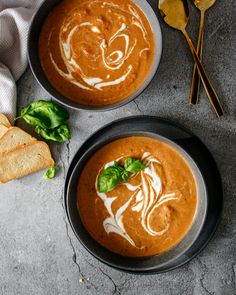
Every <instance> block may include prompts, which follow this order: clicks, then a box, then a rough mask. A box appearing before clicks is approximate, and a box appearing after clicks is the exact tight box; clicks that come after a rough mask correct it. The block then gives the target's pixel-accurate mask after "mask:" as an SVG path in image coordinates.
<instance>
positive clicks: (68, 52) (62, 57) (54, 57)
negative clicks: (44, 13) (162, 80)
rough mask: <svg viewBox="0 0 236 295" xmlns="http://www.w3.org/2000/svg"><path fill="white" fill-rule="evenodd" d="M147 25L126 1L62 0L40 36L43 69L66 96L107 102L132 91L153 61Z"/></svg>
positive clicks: (101, 102)
mask: <svg viewBox="0 0 236 295" xmlns="http://www.w3.org/2000/svg"><path fill="white" fill-rule="evenodd" d="M154 51H155V42H154V38H153V31H152V29H151V26H150V24H149V22H148V20H147V18H146V16H145V15H144V13H143V12H142V11H141V10H140V8H139V7H138V6H137V5H136V4H134V2H132V1H130V0H105V1H100V0H89V1H88V0H64V1H62V2H61V3H60V4H59V5H58V6H57V7H56V8H55V9H54V10H53V11H52V12H51V13H50V14H49V15H48V17H47V19H46V21H45V23H44V25H43V28H42V31H41V34H40V39H39V54H40V61H41V65H42V68H43V70H44V72H45V74H46V76H47V78H48V80H49V81H50V82H51V84H52V85H53V86H54V88H56V89H57V90H58V91H59V92H60V93H62V94H63V95H65V96H66V97H68V98H69V99H71V100H73V101H76V102H79V103H82V104H86V105H109V104H112V103H115V102H119V101H121V100H123V99H125V98H127V97H128V96H129V95H131V94H133V93H134V92H135V91H136V90H137V89H138V88H139V86H140V85H141V84H142V83H143V82H144V80H145V78H146V76H147V74H148V72H149V71H150V68H151V66H152V64H153V57H154Z"/></svg>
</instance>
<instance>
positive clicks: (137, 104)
mask: <svg viewBox="0 0 236 295" xmlns="http://www.w3.org/2000/svg"><path fill="white" fill-rule="evenodd" d="M133 103H134V104H135V105H136V107H137V109H138V111H139V112H140V114H141V115H143V112H142V110H141V109H140V107H139V105H138V103H137V102H136V101H135V100H133Z"/></svg>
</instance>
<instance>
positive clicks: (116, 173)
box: [98, 165, 122, 193]
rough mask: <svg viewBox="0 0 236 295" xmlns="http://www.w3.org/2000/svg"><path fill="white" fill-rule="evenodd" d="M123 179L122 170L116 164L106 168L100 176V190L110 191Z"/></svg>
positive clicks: (101, 191) (103, 191)
mask: <svg viewBox="0 0 236 295" xmlns="http://www.w3.org/2000/svg"><path fill="white" fill-rule="evenodd" d="M121 179H122V177H121V170H120V168H119V167H116V166H115V165H114V166H110V167H108V168H106V169H104V170H103V171H102V172H101V174H100V175H99V177H98V189H99V192H100V193H108V192H110V191H112V190H113V189H114V188H115V187H116V186H117V185H118V184H119V182H120V181H121Z"/></svg>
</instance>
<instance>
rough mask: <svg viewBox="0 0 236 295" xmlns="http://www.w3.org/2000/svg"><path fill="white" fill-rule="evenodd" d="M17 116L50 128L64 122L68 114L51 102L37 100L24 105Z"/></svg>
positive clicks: (36, 124) (35, 124) (33, 123)
mask: <svg viewBox="0 0 236 295" xmlns="http://www.w3.org/2000/svg"><path fill="white" fill-rule="evenodd" d="M19 118H23V119H24V120H25V121H26V122H27V123H28V124H30V125H33V126H39V127H41V128H44V129H51V128H55V127H58V126H60V125H61V124H64V123H65V121H67V120H68V119H69V114H68V112H67V111H66V110H65V109H64V108H62V107H61V106H59V105H57V104H55V103H53V102H50V101H45V100H39V101H35V102H33V103H31V104H30V105H28V106H26V107H24V108H23V109H22V110H21V114H20V116H19V117H18V118H16V119H19Z"/></svg>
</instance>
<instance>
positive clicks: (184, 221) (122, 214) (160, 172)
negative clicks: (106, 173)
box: [77, 136, 197, 257]
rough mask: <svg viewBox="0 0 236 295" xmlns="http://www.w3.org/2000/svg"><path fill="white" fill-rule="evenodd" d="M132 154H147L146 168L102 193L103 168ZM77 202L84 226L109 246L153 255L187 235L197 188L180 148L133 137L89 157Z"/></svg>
mask: <svg viewBox="0 0 236 295" xmlns="http://www.w3.org/2000/svg"><path fill="white" fill-rule="evenodd" d="M127 157H133V158H135V159H142V161H143V163H145V164H146V165H147V167H146V168H145V169H144V170H142V171H141V172H139V173H136V174H134V175H132V176H131V180H130V181H129V182H128V183H125V182H121V183H120V184H118V186H117V187H115V188H114V190H112V191H110V192H108V193H100V192H99V190H98V183H97V182H98V181H97V179H98V175H99V174H100V172H101V171H102V170H103V169H104V167H108V166H109V165H112V164H113V163H114V161H115V160H116V161H119V163H121V164H122V163H123V162H124V160H125V159H126V158H127ZM77 207H78V210H79V213H80V216H81V219H82V222H83V224H84V226H85V228H86V229H87V230H88V232H89V233H90V235H91V236H92V237H93V238H94V239H95V240H96V241H97V242H99V243H100V244H101V245H103V246H104V247H105V248H107V249H109V250H111V251H113V252H115V253H118V254H121V255H123V256H131V257H138V256H151V255H156V254H160V253H162V252H164V251H166V250H168V249H170V248H171V247H173V246H174V245H175V244H177V243H178V242H179V241H181V240H182V239H183V238H184V236H185V235H186V233H187V232H188V230H189V229H190V227H191V224H192V222H193V220H194V216H195V211H196V207H197V187H196V182H195V179H194V176H193V173H192V171H191V169H190V167H189V165H188V163H187V162H186V161H185V159H184V158H183V157H182V155H181V154H180V153H179V152H178V151H177V150H176V149H174V148H173V147H172V146H170V145H169V144H167V143H164V142H162V141H159V140H157V139H153V138H150V137H143V136H131V137H126V138H122V139H118V140H115V141H113V142H111V143H109V144H107V145H105V146H103V147H102V148H101V149H99V150H98V151H97V152H96V153H95V154H94V155H93V156H92V157H91V158H90V160H89V161H88V163H87V164H86V165H85V167H84V169H83V171H82V174H81V176H80V179H79V184H78V188H77Z"/></svg>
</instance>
